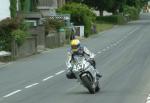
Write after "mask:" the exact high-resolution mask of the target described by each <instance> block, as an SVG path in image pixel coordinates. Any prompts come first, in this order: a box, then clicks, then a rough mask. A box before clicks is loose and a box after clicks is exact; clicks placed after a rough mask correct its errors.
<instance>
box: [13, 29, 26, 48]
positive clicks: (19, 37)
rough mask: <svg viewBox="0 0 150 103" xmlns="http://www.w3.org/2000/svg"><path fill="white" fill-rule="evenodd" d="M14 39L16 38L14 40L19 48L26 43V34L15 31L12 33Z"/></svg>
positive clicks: (18, 30)
mask: <svg viewBox="0 0 150 103" xmlns="http://www.w3.org/2000/svg"><path fill="white" fill-rule="evenodd" d="M11 35H12V37H13V38H14V40H15V41H16V43H17V44H18V46H20V45H22V44H23V42H24V41H25V38H26V36H27V35H26V32H25V31H23V30H20V29H17V30H14V31H13V32H12V33H11Z"/></svg>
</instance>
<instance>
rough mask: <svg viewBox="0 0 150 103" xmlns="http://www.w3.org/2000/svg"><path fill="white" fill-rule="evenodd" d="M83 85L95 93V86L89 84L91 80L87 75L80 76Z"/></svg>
mask: <svg viewBox="0 0 150 103" xmlns="http://www.w3.org/2000/svg"><path fill="white" fill-rule="evenodd" d="M81 79H82V82H83V85H84V86H85V87H86V88H87V89H88V90H89V92H90V93H91V94H95V87H94V86H92V85H91V81H90V80H89V78H88V76H82V78H81Z"/></svg>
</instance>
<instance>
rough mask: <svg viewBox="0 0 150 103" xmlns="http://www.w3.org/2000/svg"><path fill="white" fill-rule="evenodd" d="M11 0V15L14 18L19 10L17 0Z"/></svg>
mask: <svg viewBox="0 0 150 103" xmlns="http://www.w3.org/2000/svg"><path fill="white" fill-rule="evenodd" d="M9 1H10V14H11V17H13V18H14V17H15V16H16V12H17V0H9Z"/></svg>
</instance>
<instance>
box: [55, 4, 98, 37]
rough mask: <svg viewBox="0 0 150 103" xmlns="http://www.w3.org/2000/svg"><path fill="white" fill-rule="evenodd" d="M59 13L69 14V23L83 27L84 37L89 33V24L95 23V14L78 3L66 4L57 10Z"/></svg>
mask: <svg viewBox="0 0 150 103" xmlns="http://www.w3.org/2000/svg"><path fill="white" fill-rule="evenodd" d="M57 11H58V12H59V13H65V14H66V13H67V14H71V22H73V23H74V25H84V26H85V36H86V37H87V36H89V34H90V33H91V24H92V22H94V21H95V18H96V16H95V14H94V13H93V12H92V10H91V9H89V8H88V6H86V5H84V4H78V3H68V4H66V5H64V6H63V7H62V8H59V9H58V10H57Z"/></svg>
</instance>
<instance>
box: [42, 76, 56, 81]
mask: <svg viewBox="0 0 150 103" xmlns="http://www.w3.org/2000/svg"><path fill="white" fill-rule="evenodd" d="M53 77H54V76H53V75H52V76H49V77H47V78H45V79H43V80H42V81H43V82H44V81H47V80H49V79H51V78H53Z"/></svg>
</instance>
